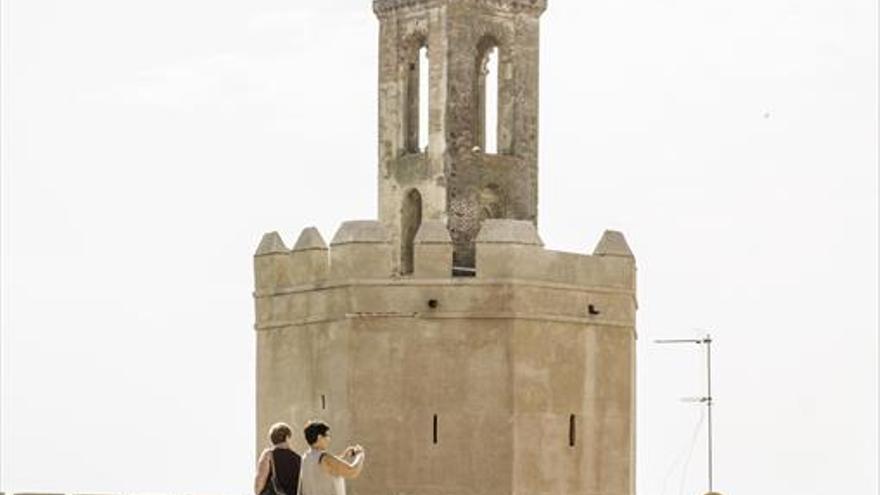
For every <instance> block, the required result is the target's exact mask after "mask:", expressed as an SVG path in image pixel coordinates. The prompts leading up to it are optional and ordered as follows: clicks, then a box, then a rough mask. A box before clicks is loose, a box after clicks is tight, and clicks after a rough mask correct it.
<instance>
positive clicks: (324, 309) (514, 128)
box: [254, 0, 636, 495]
mask: <svg viewBox="0 0 880 495" xmlns="http://www.w3.org/2000/svg"><path fill="white" fill-rule="evenodd" d="M373 8H374V11H375V12H376V14H377V16H378V17H379V21H380V23H381V30H380V70H379V74H380V81H379V123H380V126H379V198H380V199H379V201H380V210H379V211H380V213H379V220H378V221H375V220H360V221H350V222H345V223H343V224H342V226H341V227H340V228H339V230H338V231H337V232H336V233H335V235H334V236H333V239H332V241H331V242H330V245H329V246H328V245H327V244H326V242H325V241H324V239H323V237H322V236H321V234H320V233H319V232H318V231H317V230H316V229H314V228H311V227H310V228H306V229H304V230H303V231H302V233H301V234H300V235H299V238H298V239H297V241H296V243H295V244H294V246H293V248H292V249H289V248H288V247H287V246H285V244H284V242H283V241H282V239H281V237H280V236H279V235H278V234H277V233H275V232H272V233H269V234H266V235H265V236H263V239H262V241H261V242H260V244H259V247H258V248H257V252H256V255H255V257H254V271H255V285H256V287H255V291H254V299H255V307H256V324H255V328H256V334H257V425H256V427H257V438H258V448H259V447H262V446H264V445H265V442H264V441H263V438H264V437H265V432H266V430H267V428H268V426H269V425H270V424H271V423H273V422H276V421H287V422H289V423H291V424H292V425H301V424H302V423H303V422H305V421H306V420H308V419H311V418H317V417H320V418H323V419H325V420H326V421H328V422H329V423H330V424H331V426H332V429H333V432H334V436H333V438H334V442H335V444H336V446H337V447H339V448H342V447H344V446H345V445H347V444H348V443H351V442H358V443H361V444H363V445H364V446H365V447H366V448H367V451H368V459H367V467H366V468H365V470H364V473H363V475H362V476H361V477H360V478H359V479H358V480H356V481H354V482H352V483H349V491H350V493H352V494H354V495H387V494H394V495H403V494H407V495H417V494H438V495H439V494H462V495H464V494H469V495H470V494H480V495H489V494H497V495H511V494H522V495H525V494H529V495H533V494H547V495H550V494H553V495H560V494H572V495H573V494H583V495H632V494H633V493H634V486H635V412H634V411H635V400H634V399H635V395H634V394H635V374H634V367H635V313H636V287H635V278H636V277H635V274H636V272H635V260H634V258H633V255H632V253H631V252H630V249H629V247H628V246H627V243H626V240H625V239H624V237H623V235H622V234H620V233H618V232H614V231H606V232H605V234H604V235H603V236H602V238H601V239H600V240H599V243H598V244H597V246H596V247H595V249H594V250H593V252H592V254H589V255H588V254H578V253H565V252H559V251H552V250H548V249H544V247H543V242H542V241H541V239H540V237H539V235H538V231H537V227H536V220H537V210H536V204H537V198H536V184H537V183H536V180H537V179H536V177H537V162H536V156H537V117H538V115H537V108H538V103H537V81H538V19H539V16H540V14H541V12H542V11H543V10H544V8H545V1H544V0H374V3H373ZM422 48H425V49H426V50H427V60H428V63H429V66H430V67H429V70H428V74H429V85H428V93H427V94H428V95H429V98H428V100H429V101H428V102H427V103H428V104H427V105H424V102H423V101H419V98H418V94H419V93H420V91H418V90H417V88H419V86H420V83H421V82H420V81H419V74H420V73H421V72H422V71H421V67H420V66H419V64H420V63H423V62H420V61H419V56H418V54H419V51H420V50H421V49H422ZM489 53H495V54H496V56H497V57H498V63H497V68H498V69H497V93H498V94H497V98H496V101H497V104H498V112H497V115H498V117H497V133H496V137H497V146H487V142H486V140H487V136H489V134H491V133H489V132H486V129H485V128H484V127H485V126H486V125H485V122H486V120H485V112H486V102H487V101H488V100H489V98H488V97H487V91H488V90H487V87H488V85H487V84H486V79H487V73H486V70H485V68H486V58H487V54H489ZM423 94H424V93H423ZM425 106H427V108H428V109H429V110H428V111H429V114H430V118H429V119H428V120H429V122H428V126H427V132H428V134H429V136H427V137H428V139H425V136H419V133H420V132H425V130H424V129H421V130H420V129H419V126H418V124H417V122H418V120H419V115H418V113H419V111H420V110H419V108H420V107H421V108H424V107H425ZM490 148H491V151H492V152H491V153H490V152H488V151H490ZM296 440H297V441H298V442H299V445H298V447H299V448H300V449H304V448H305V445H303V441H302V439H301V438H299V436H297V438H296Z"/></svg>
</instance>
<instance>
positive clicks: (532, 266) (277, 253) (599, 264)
mask: <svg viewBox="0 0 880 495" xmlns="http://www.w3.org/2000/svg"><path fill="white" fill-rule="evenodd" d="M412 250H413V266H414V268H413V272H412V273H411V274H406V275H402V274H399V273H397V272H396V268H395V266H396V264H395V262H394V261H395V260H394V259H393V255H394V250H393V248H392V238H391V235H390V233H389V232H388V229H387V228H386V227H385V226H384V225H383V224H382V223H381V222H378V221H374V220H357V221H348V222H344V223H343V224H342V225H341V226H340V228H339V230H338V231H337V232H336V234H335V235H334V236H333V240H332V241H331V243H330V246H329V247H328V246H327V244H326V243H325V242H324V239H323V237H322V236H321V234H320V233H319V232H318V230H317V229H316V228H314V227H309V228H306V229H304V230H303V231H302V233H301V234H300V236H299V238H298V239H297V241H296V243H295V245H294V247H293V249H288V248H287V247H286V246H285V245H284V242H283V240H282V239H281V236H280V235H279V234H278V233H277V232H270V233H268V234H265V235H264V236H263V239H262V240H261V242H260V244H259V247H258V248H257V252H256V254H255V256H254V272H255V285H256V287H255V288H256V294H257V295H258V296H260V295H271V294H273V293H276V292H279V291H281V292H283V291H285V290H286V289H291V288H296V287H303V286H327V285H338V284H340V283H345V282H347V281H356V280H376V279H385V280H400V281H406V280H428V279H431V280H437V279H452V278H459V277H453V272H454V271H455V270H454V269H455V267H453V261H452V252H453V243H452V239H451V237H450V235H449V231H448V230H447V228H446V225H445V224H443V223H442V222H439V221H425V222H423V223H422V225H421V227H420V228H419V230H418V233H417V234H416V237H415V240H414V242H413V246H412ZM473 275H474V276H475V277H476V278H477V279H494V280H504V279H516V280H527V281H536V282H542V283H547V284H562V285H567V286H574V287H582V288H588V289H593V288H599V289H605V290H613V291H617V292H626V293H632V294H634V293H635V259H634V257H633V254H632V252H631V251H630V248H629V246H628V245H627V242H626V239H625V238H624V237H623V234H621V233H620V232H615V231H606V232H605V233H604V234H603V236H602V238H601V239H600V240H599V243H598V244H597V245H596V248H595V249H594V250H593V253H592V254H589V255H588V254H579V253H567V252H561V251H553V250H549V249H545V248H544V243H543V241H542V240H541V238H540V237H539V235H538V232H537V229H536V228H535V226H534V225H533V224H532V223H531V222H528V221H521V220H485V221H484V222H483V225H482V228H481V230H480V232H479V234H478V236H477V238H476V268H475V273H473Z"/></svg>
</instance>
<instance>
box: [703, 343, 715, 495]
mask: <svg viewBox="0 0 880 495" xmlns="http://www.w3.org/2000/svg"><path fill="white" fill-rule="evenodd" d="M705 342H706V387H707V395H706V407H707V408H708V410H709V441H708V448H709V492H710V493H712V492H713V491H714V490H713V489H712V481H713V480H712V336H711V335H709V334H707V335H706V341H705Z"/></svg>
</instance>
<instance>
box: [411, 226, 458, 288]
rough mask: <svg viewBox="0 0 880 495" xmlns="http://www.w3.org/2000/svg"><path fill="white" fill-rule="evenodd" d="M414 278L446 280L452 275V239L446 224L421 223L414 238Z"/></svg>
mask: <svg viewBox="0 0 880 495" xmlns="http://www.w3.org/2000/svg"><path fill="white" fill-rule="evenodd" d="M414 243H415V255H414V257H415V262H414V263H415V271H414V273H413V275H414V277H415V278H447V277H450V276H451V274H452V238H451V237H449V231H448V230H447V229H446V224H445V223H443V222H440V221H436V220H428V221H425V222H422V226H421V227H420V228H419V232H418V234H416V238H415V241H414Z"/></svg>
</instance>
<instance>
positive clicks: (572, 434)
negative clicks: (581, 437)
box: [568, 414, 577, 447]
mask: <svg viewBox="0 0 880 495" xmlns="http://www.w3.org/2000/svg"><path fill="white" fill-rule="evenodd" d="M575 440H577V437H576V431H575V421H574V414H572V415H571V416H569V417H568V446H569V447H574V444H575Z"/></svg>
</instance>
